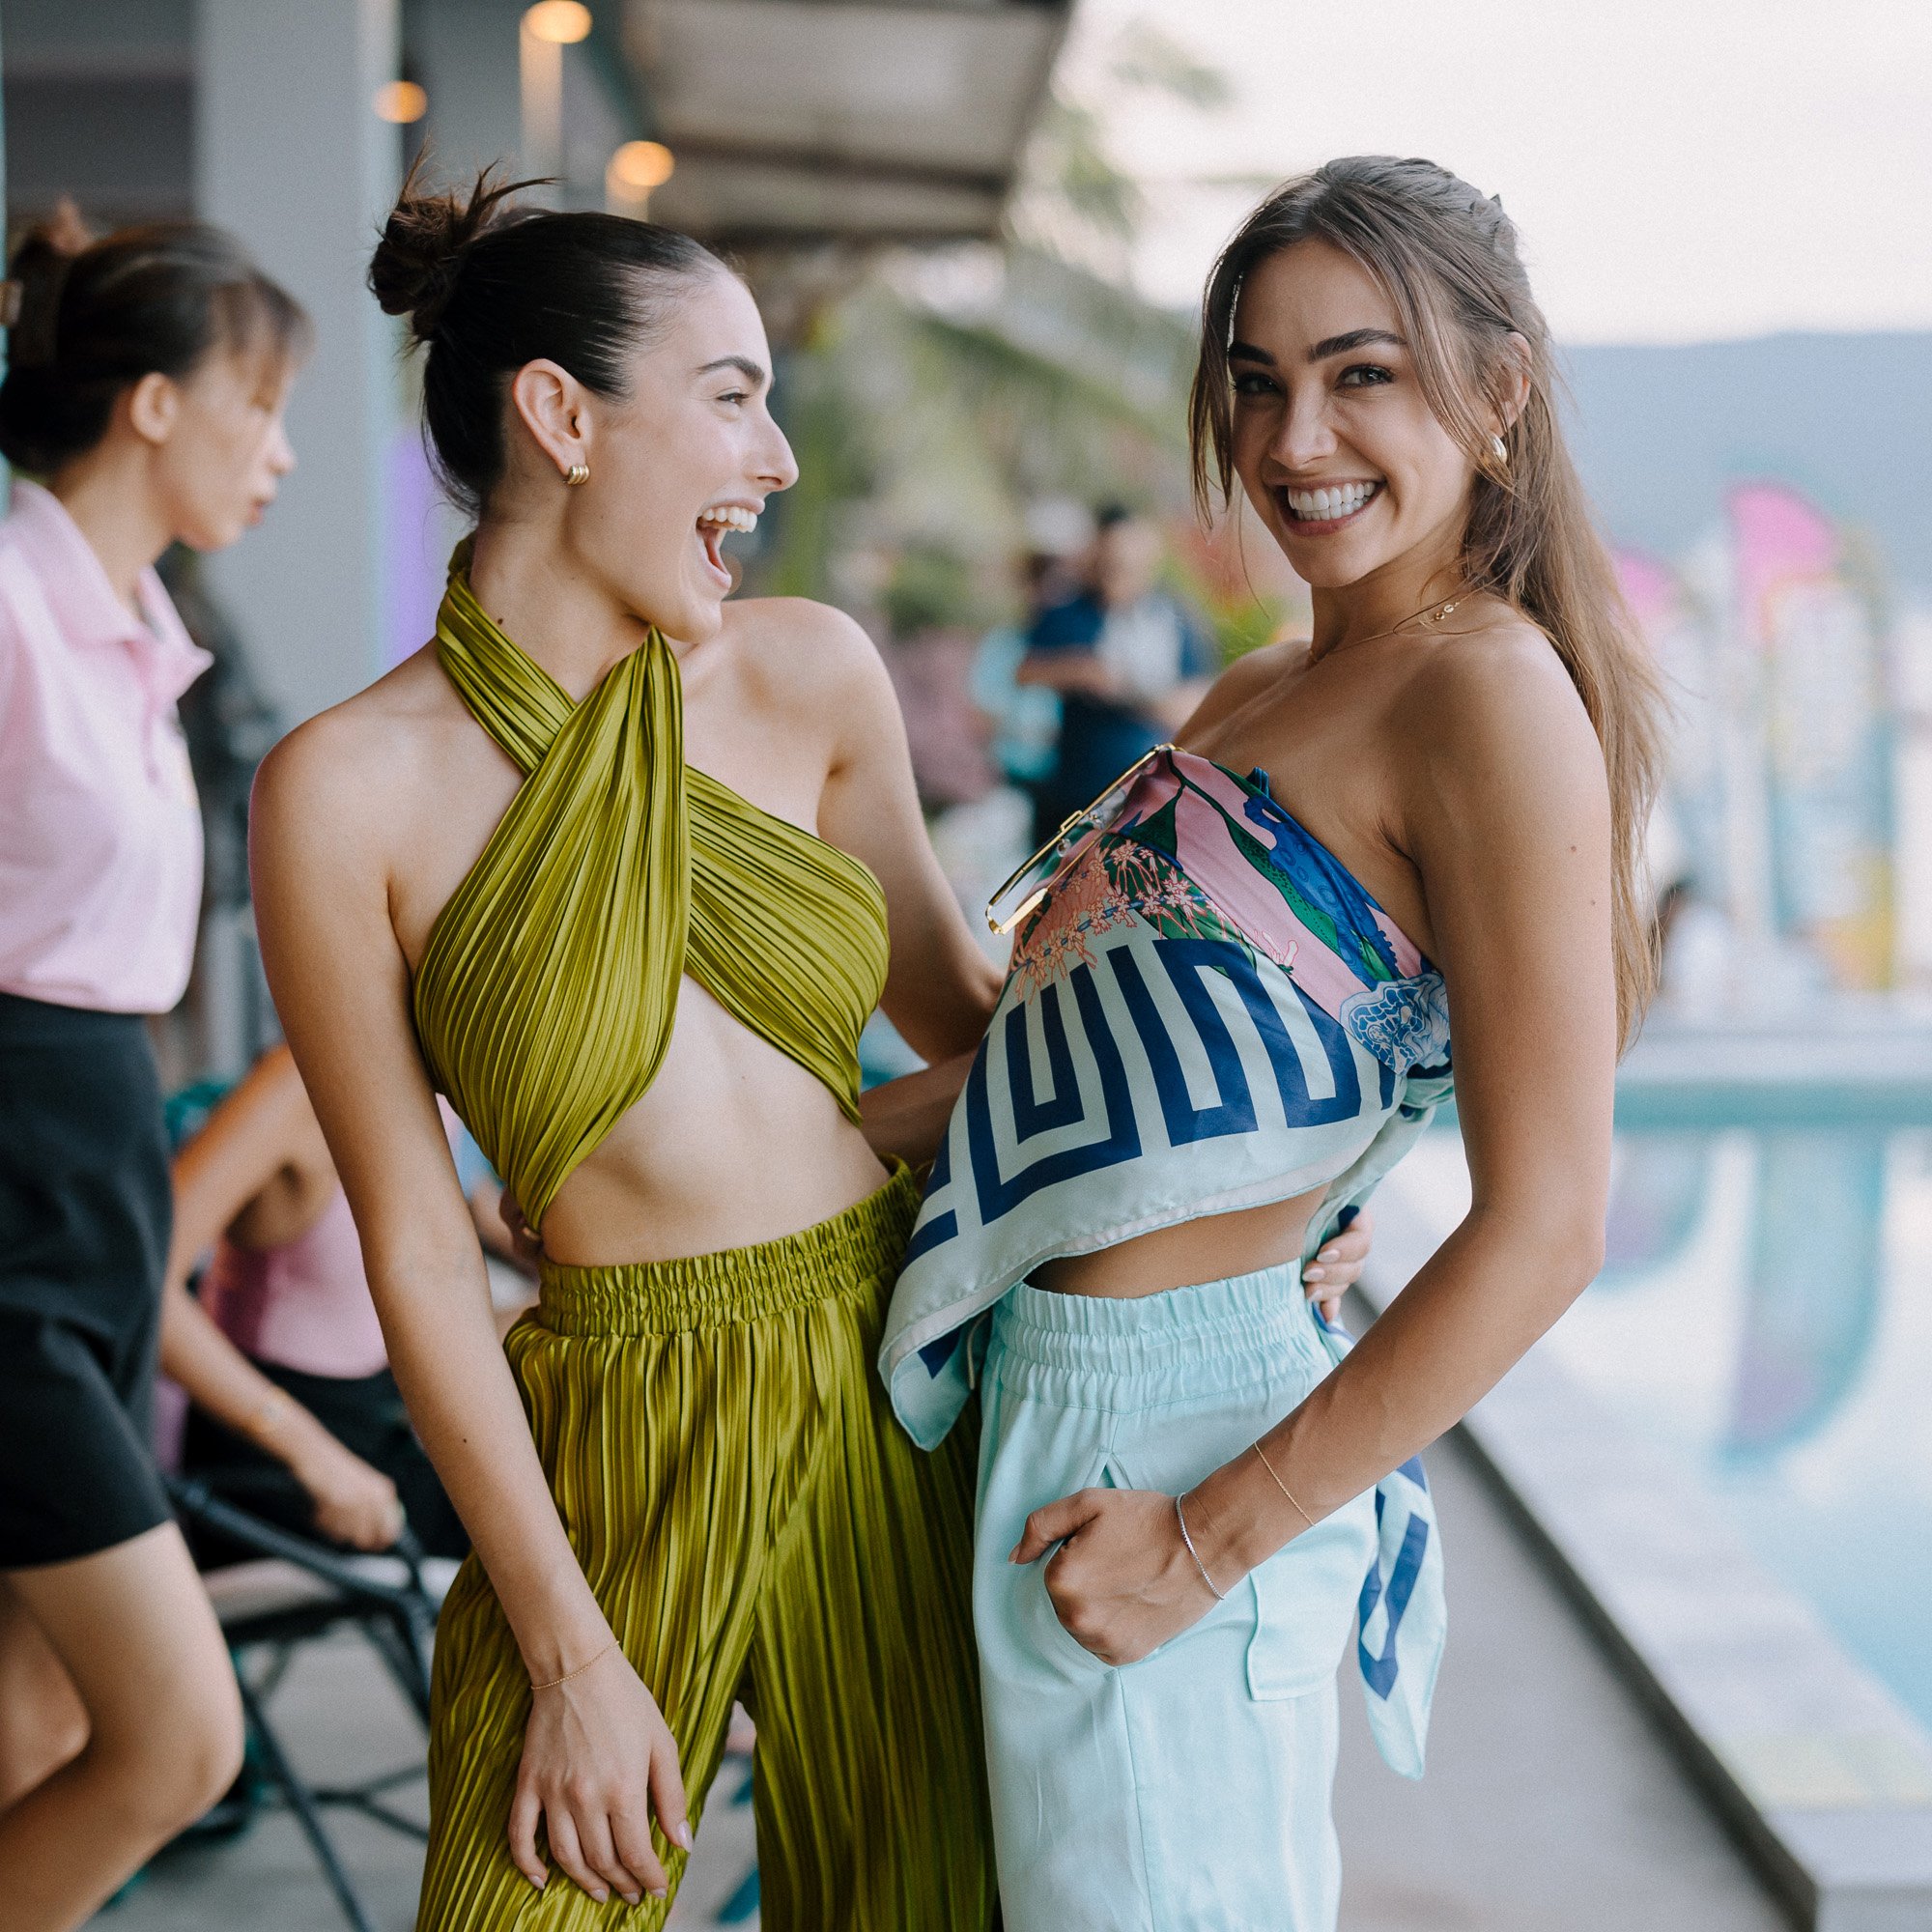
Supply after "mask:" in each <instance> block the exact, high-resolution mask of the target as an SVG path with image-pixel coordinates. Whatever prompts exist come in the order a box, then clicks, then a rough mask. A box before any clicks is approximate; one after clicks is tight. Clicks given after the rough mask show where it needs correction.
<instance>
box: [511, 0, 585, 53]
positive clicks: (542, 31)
mask: <svg viewBox="0 0 1932 1932" xmlns="http://www.w3.org/2000/svg"><path fill="white" fill-rule="evenodd" d="M524 25H525V27H526V29H527V30H528V32H529V35H530V38H531V39H532V40H538V41H549V42H550V43H552V45H554V46H559V47H568V46H574V45H575V44H576V43H578V42H579V41H581V40H582V39H583V38H584V37H585V35H587V34H588V33H589V32H590V9H589V8H588V7H585V6H583V5H582V0H537V4H536V5H535V6H534V7H530V8H526V10H525V13H524Z"/></svg>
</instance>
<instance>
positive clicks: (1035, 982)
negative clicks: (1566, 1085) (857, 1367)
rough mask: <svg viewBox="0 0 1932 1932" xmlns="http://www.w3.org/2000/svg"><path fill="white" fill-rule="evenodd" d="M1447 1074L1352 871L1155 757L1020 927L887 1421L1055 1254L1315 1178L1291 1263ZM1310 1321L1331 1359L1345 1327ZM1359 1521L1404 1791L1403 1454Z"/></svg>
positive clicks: (949, 1140) (1275, 812)
mask: <svg viewBox="0 0 1932 1932" xmlns="http://www.w3.org/2000/svg"><path fill="white" fill-rule="evenodd" d="M1450 1082H1451V1073H1450V1064H1449V1013H1448V1002H1447V999H1446V997H1445V994H1444V990H1443V984H1442V976H1441V975H1440V974H1439V973H1437V972H1436V971H1435V968H1434V967H1433V966H1431V965H1430V963H1429V961H1428V960H1427V959H1425V958H1424V957H1423V955H1422V953H1421V952H1420V951H1419V950H1418V949H1417V947H1416V946H1415V945H1414V944H1413V942H1411V941H1410V940H1409V939H1408V938H1407V937H1406V935H1405V934H1404V933H1403V932H1402V931H1401V930H1400V929H1399V928H1398V927H1397V926H1396V924H1395V923H1394V921H1392V920H1391V919H1390V918H1389V916H1388V915H1387V914H1386V913H1385V912H1384V911H1383V910H1382V909H1381V907H1380V906H1378V904H1377V903H1376V902H1375V900H1374V899H1373V898H1371V897H1370V896H1369V895H1368V893H1367V892H1365V891H1364V890H1363V888H1362V886H1361V884H1360V882H1359V881H1358V880H1357V879H1356V878H1355V876H1354V875H1353V874H1352V873H1351V872H1350V870H1349V869H1348V868H1347V867H1345V866H1343V865H1342V864H1341V862H1340V861H1339V860H1338V859H1336V857H1335V856H1334V854H1333V853H1331V852H1330V851H1328V850H1327V848H1326V847H1325V846H1323V845H1321V843H1320V842H1319V841H1318V840H1316V839H1315V838H1312V837H1311V836H1310V835H1309V834H1308V833H1307V832H1306V831H1305V830H1303V828H1302V827H1301V826H1300V825H1299V824H1298V823H1297V822H1296V821H1295V820H1294V819H1293V817H1292V816H1291V815H1290V814H1289V813H1288V812H1287V811H1286V810H1283V809H1282V807H1281V806H1279V805H1277V804H1276V803H1275V801H1274V800H1273V799H1272V798H1271V797H1269V795H1268V790H1267V781H1266V779H1265V777H1264V775H1263V774H1262V773H1259V772H1257V773H1255V774H1254V775H1253V776H1252V777H1251V778H1250V779H1249V780H1248V781H1241V780H1239V779H1237V778H1236V776H1235V775H1234V774H1233V773H1231V772H1229V771H1226V770H1224V769H1223V768H1222V767H1221V766H1219V765H1216V764H1214V763H1212V762H1211V761H1210V760H1208V759H1207V758H1203V757H1198V756H1196V755H1195V754H1194V753H1189V752H1183V751H1179V750H1176V749H1173V748H1168V749H1165V750H1163V751H1161V752H1159V753H1155V754H1154V755H1153V757H1152V759H1151V762H1150V763H1149V765H1148V767H1147V769H1146V770H1145V771H1144V772H1142V773H1141V774H1140V776H1139V777H1138V778H1137V779H1136V780H1135V781H1133V783H1132V784H1131V786H1130V788H1129V789H1128V791H1127V792H1126V795H1125V797H1124V799H1123V800H1122V802H1121V804H1120V806H1119V807H1118V809H1117V810H1115V811H1114V813H1113V815H1112V816H1111V817H1110V818H1108V819H1107V820H1106V821H1105V822H1104V823H1103V824H1102V826H1101V827H1100V829H1099V831H1098V833H1097V834H1096V835H1095V836H1094V837H1093V838H1091V839H1090V840H1089V842H1088V844H1087V846H1086V849H1085V850H1084V851H1079V852H1078V855H1077V857H1076V858H1075V860H1074V862H1073V864H1072V865H1071V866H1070V867H1066V868H1065V870H1064V871H1063V872H1062V873H1061V874H1060V875H1059V876H1058V877H1057V878H1056V879H1055V881H1054V882H1053V886H1052V889H1051V891H1050V892H1049V893H1048V895H1047V896H1046V898H1045V900H1044V901H1043V902H1042V904H1041V905H1040V906H1039V908H1038V910H1037V911H1036V912H1035V913H1034V914H1033V915H1032V917H1031V918H1030V919H1029V920H1028V921H1027V922H1026V923H1024V924H1023V925H1022V926H1021V927H1020V929H1019V932H1018V936H1017V939H1016V943H1015V945H1014V949H1013V956H1012V964H1011V968H1010V970H1009V976H1008V980H1007V984H1006V990H1005V992H1004V993H1003V994H1002V996H1001V999H1000V1003H999V1006H998V1007H997V1009H995V1011H994V1014H993V1019H992V1024H991V1026H990V1028H989V1029H988V1031H987V1035H986V1037H985V1039H984V1040H983V1041H982V1042H981V1044H980V1051H979V1054H978V1056H977V1057H976V1058H975V1060H974V1063H973V1067H972V1071H971V1072H970V1073H969V1074H968V1076H967V1079H966V1084H965V1087H964V1090H963V1091H962V1092H961V1094H960V1096H959V1100H958V1103H957V1105H956V1106H955V1107H954V1109H953V1113H952V1121H951V1122H950V1124H949V1125H948V1128H947V1132H946V1138H945V1140H944V1142H943V1143H942V1144H941V1147H940V1150H939V1153H938V1156H937V1158H936V1159H935V1161H934V1163H933V1167H932V1173H931V1176H930V1178H929V1179H928V1181H927V1183H926V1191H925V1200H924V1204H923V1207H922V1208H921V1210H920V1216H919V1221H918V1225H917V1226H916V1227H915V1229H914V1231H913V1236H912V1241H911V1244H910V1246H909V1247H908V1249H907V1253H906V1261H905V1267H904V1271H903V1272H902V1273H901V1275H900V1277H899V1281H898V1286H897V1288H896V1289H895V1292H894V1295H893V1302H892V1307H891V1310H890V1312H889V1315H888V1317H887V1323H886V1339H885V1344H884V1347H883V1350H882V1351H881V1356H880V1367H881V1369H882V1371H883V1373H884V1375H885V1377H886V1380H887V1384H888V1386H889V1387H890V1389H891V1391H892V1400H893V1406H894V1407H895V1410H896V1411H897V1413H898V1416H899V1419H900V1421H901V1422H903V1423H904V1425H905V1427H906V1429H907V1430H908V1431H909V1432H910V1434H911V1435H912V1436H913V1437H914V1439H915V1440H916V1441H918V1442H920V1443H921V1444H923V1446H925V1447H928V1448H929V1447H931V1446H932V1445H933V1444H935V1443H937V1442H938V1441H939V1440H940V1439H941V1438H942V1437H943V1436H944V1435H946V1433H947V1431H948V1430H949V1429H950V1428H951V1427H952V1423H953V1421H954V1419H955V1418H956V1417H957V1416H958V1414H959V1411H960V1409H961V1408H962V1407H963V1406H964V1405H965V1403H966V1400H967V1396H968V1393H969V1390H970V1389H971V1387H972V1384H973V1382H974V1380H975V1379H976V1378H977V1376H978V1371H979V1366H980V1361H981V1360H982V1359H983V1356H984V1352H985V1343H986V1328H987V1321H988V1318H989V1316H990V1313H991V1310H992V1308H993V1307H994V1305H995V1304H996V1303H997V1302H998V1301H999V1300H1000V1299H1001V1297H1002V1296H1004V1295H1005V1294H1006V1293H1008V1291H1009V1290H1010V1289H1011V1288H1013V1287H1014V1286H1015V1285H1016V1284H1017V1283H1019V1282H1022V1281H1024V1280H1026V1278H1027V1277H1028V1276H1029V1275H1030V1274H1031V1273H1032V1272H1033V1270H1034V1269H1035V1268H1036V1267H1037V1266H1038V1265H1039V1264H1041V1263H1042V1262H1045V1261H1047V1260H1049V1259H1051V1258H1052V1257H1054V1256H1058V1255H1069V1254H1087V1253H1092V1252H1094V1251H1095V1250H1098V1249H1102V1248H1107V1247H1112V1246H1113V1245H1115V1244H1116V1243H1117V1242H1120V1241H1123V1240H1126V1239H1128V1238H1130V1237H1131V1236H1136V1235H1144V1234H1147V1233H1149V1232H1150V1231H1151V1230H1153V1229H1156V1228H1166V1227H1172V1226H1175V1225H1176V1224H1178V1223H1179V1222H1183V1221H1188V1220H1193V1219H1195V1218H1197V1217H1199V1216H1203V1215H1208V1214H1222V1213H1227V1212H1230V1211H1232V1210H1234V1209H1236V1208H1253V1207H1257V1206H1259V1205H1261V1204H1263V1203H1264V1202H1273V1201H1285V1200H1288V1199H1291V1198H1292V1197H1293V1196H1295V1195H1299V1194H1306V1193H1309V1192H1311V1191H1313V1190H1315V1189H1317V1188H1320V1189H1321V1190H1323V1192H1322V1197H1321V1206H1320V1208H1318V1209H1317V1211H1316V1213H1315V1214H1314V1215H1313V1217H1312V1218H1311V1219H1310V1221H1309V1224H1308V1233H1307V1236H1306V1239H1305V1241H1304V1244H1303V1248H1302V1260H1303V1261H1304V1262H1306V1261H1307V1260H1309V1259H1310V1258H1311V1257H1312V1256H1313V1255H1314V1253H1315V1251H1316V1250H1317V1249H1318V1248H1319V1247H1321V1244H1322V1243H1323V1242H1324V1241H1326V1240H1328V1239H1329V1238H1330V1237H1331V1236H1333V1235H1334V1234H1335V1233H1336V1232H1337V1231H1338V1230H1339V1228H1340V1227H1341V1226H1342V1225H1343V1214H1344V1210H1345V1209H1348V1208H1354V1207H1358V1206H1359V1205H1360V1204H1361V1203H1362V1202H1364V1201H1365V1200H1367V1198H1368V1196H1369V1194H1370V1193H1371V1192H1372V1191H1373V1189H1374V1187H1375V1185H1376V1183H1377V1181H1378V1180H1379V1179H1381V1177H1382V1176H1383V1175H1384V1174H1386V1173H1387V1172H1388V1171H1389V1169H1390V1168H1392V1167H1393V1166H1394V1165H1395V1163H1396V1162H1397V1161H1398V1160H1399V1159H1400V1158H1401V1157H1402V1155H1403V1154H1404V1153H1405V1152H1406V1151H1407V1150H1408V1148H1409V1146H1410V1145H1411V1144H1412V1143H1413V1141H1414V1140H1415V1138H1416V1137H1417V1135H1418V1134H1420V1133H1421V1131H1422V1129H1423V1127H1424V1126H1425V1125H1426V1124H1427V1123H1428V1121H1429V1117H1430V1115H1431V1113H1432V1112H1433V1111H1434V1109H1435V1105H1436V1103H1437V1102H1438V1101H1440V1100H1441V1099H1442V1098H1444V1097H1445V1096H1446V1094H1448V1092H1449V1089H1450ZM1319 1325H1321V1327H1322V1332H1323V1340H1324V1342H1325V1343H1326V1345H1327V1347H1328V1349H1329V1351H1330V1353H1331V1355H1333V1357H1334V1358H1335V1359H1337V1360H1339V1359H1340V1358H1341V1356H1342V1355H1343V1353H1345V1352H1346V1350H1347V1348H1348V1346H1349V1338H1348V1336H1347V1334H1346V1332H1345V1331H1343V1330H1342V1329H1341V1328H1339V1327H1330V1326H1328V1325H1326V1324H1319ZM1376 1508H1377V1516H1378V1522H1379V1525H1380V1546H1381V1547H1380V1554H1379V1557H1378V1563H1377V1565H1376V1567H1375V1569H1374V1570H1372V1571H1371V1573H1370V1576H1369V1577H1368V1580H1367V1581H1366V1582H1365V1584H1364V1585H1363V1590H1362V1597H1361V1605H1360V1611H1361V1635H1360V1640H1359V1643H1358V1647H1357V1649H1358V1659H1359V1662H1360V1664H1361V1668H1362V1673H1363V1677H1364V1680H1365V1683H1366V1686H1367V1689H1368V1691H1369V1700H1368V1701H1369V1712H1370V1718H1371V1721H1372V1723H1373V1725H1374V1727H1375V1730H1376V1734H1377V1741H1378V1745H1379V1746H1380V1747H1381V1751H1382V1755H1383V1756H1384V1757H1385V1758H1386V1759H1387V1760H1388V1762H1389V1763H1390V1764H1391V1765H1392V1766H1394V1767H1395V1769H1397V1770H1398V1771H1402V1772H1405V1773H1406V1774H1407V1775H1408V1776H1417V1775H1419V1774H1420V1771H1421V1768H1422V1741H1423V1733H1424V1730H1425V1728H1426V1725H1427V1716H1428V1705H1429V1697H1430V1693H1431V1690H1432V1689H1433V1687H1434V1682H1435V1666H1436V1663H1437V1662H1438V1661H1439V1659H1440V1655H1441V1648H1442V1639H1443V1634H1444V1630H1445V1616H1444V1610H1443V1601H1442V1559H1441V1547H1440V1539H1439V1537H1438V1536H1437V1534H1436V1530H1435V1520H1434V1511H1433V1509H1432V1507H1431V1504H1430V1500H1429V1492H1428V1488H1427V1485H1426V1483H1425V1481H1424V1479H1423V1473H1422V1465H1421V1463H1420V1462H1416V1461H1412V1462H1410V1463H1406V1464H1405V1465H1404V1466H1403V1467H1402V1468H1401V1469H1399V1470H1397V1471H1395V1472H1394V1473H1393V1474H1392V1475H1390V1476H1389V1477H1388V1478H1387V1479H1386V1480H1385V1481H1384V1482H1383V1483H1381V1484H1379V1485H1378V1489H1377V1494H1376Z"/></svg>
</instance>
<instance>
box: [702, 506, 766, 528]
mask: <svg viewBox="0 0 1932 1932" xmlns="http://www.w3.org/2000/svg"><path fill="white" fill-rule="evenodd" d="M697 521H698V522H699V523H700V524H715V525H717V526H719V527H720V528H722V529H727V530H754V529H756V528H757V527H758V513H757V512H756V511H755V510H748V509H746V508H745V507H744V506H743V505H742V504H740V503H717V504H714V505H713V506H712V507H711V508H710V509H708V510H703V511H700V512H699V514H698V518H697Z"/></svg>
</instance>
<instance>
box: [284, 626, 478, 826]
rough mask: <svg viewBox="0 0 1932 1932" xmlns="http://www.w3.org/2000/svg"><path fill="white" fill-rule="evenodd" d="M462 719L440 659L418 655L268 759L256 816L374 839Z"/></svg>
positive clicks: (323, 714) (394, 819)
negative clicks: (440, 739) (437, 743)
mask: <svg viewBox="0 0 1932 1932" xmlns="http://www.w3.org/2000/svg"><path fill="white" fill-rule="evenodd" d="M461 717H462V707H461V700H460V699H458V698H457V697H456V696H455V693H454V692H453V691H452V690H451V689H450V687H449V683H448V680H447V679H446V678H444V677H443V676H442V674H441V672H440V670H439V669H438V668H437V666H436V662H435V657H434V654H433V653H432V652H430V651H429V650H428V649H427V648H426V649H424V650H422V651H418V652H417V653H415V655H414V656H412V657H410V658H406V659H405V660H404V661H403V663H401V664H400V665H398V666H397V667H396V668H395V669H393V670H391V671H389V672H388V673H386V674H385V675H384V676H383V677H380V678H378V679H377V680H376V681H375V683H373V684H371V685H370V686H368V687H367V689H365V690H363V691H359V692H357V693H356V694H355V696H353V697H349V698H345V699H344V700H343V701H342V702H341V703H340V704H334V705H331V706H330V707H329V708H328V709H327V711H320V712H318V713H317V714H316V715H315V716H314V717H313V718H310V719H307V720H306V721H304V722H303V723H302V724H300V725H297V726H296V727H295V729H294V730H292V731H290V732H288V733H287V734H286V735H285V736H284V737H283V738H282V739H281V740H280V741H279V742H278V743H277V744H276V745H275V747H274V748H273V750H271V751H270V753H269V754H268V756H267V757H266V758H264V759H263V760H262V766H261V770H260V771H259V772H258V773H257V774H256V778H255V796H254V810H255V812H256V813H257V814H258V815H260V816H261V817H262V818H263V819H264V820H265V821H266V822H268V823H269V824H270V825H276V826H292V825H300V824H304V823H305V824H308V825H310V826H312V827H314V828H315V829H316V830H317V831H318V832H321V831H323V829H324V828H327V829H328V831H329V834H330V835H331V836H334V837H340V836H341V835H342V834H343V833H349V834H350V835H351V836H352V837H354V836H357V835H370V836H373V835H374V834H375V833H376V832H377V831H378V830H379V829H380V828H383V827H384V826H394V825H396V824H397V823H398V822H399V820H400V818H401V817H402V816H405V815H406V814H407V811H408V809H409V808H410V807H411V806H412V804H413V803H414V802H415V794H416V793H417V792H419V791H420V790H421V789H422V787H423V785H424V783H425V781H426V776H427V774H428V772H429V771H430V770H432V769H433V768H434V764H435V759H434V756H433V752H434V744H435V740H436V739H437V738H438V737H439V736H440V735H443V734H445V733H450V732H453V731H455V730H457V729H460V725H461Z"/></svg>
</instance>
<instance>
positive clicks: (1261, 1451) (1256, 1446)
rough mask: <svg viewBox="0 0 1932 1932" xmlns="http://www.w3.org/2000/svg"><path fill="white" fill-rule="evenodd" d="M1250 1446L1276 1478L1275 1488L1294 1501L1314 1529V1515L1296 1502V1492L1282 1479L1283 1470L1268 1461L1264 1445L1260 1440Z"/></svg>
mask: <svg viewBox="0 0 1932 1932" xmlns="http://www.w3.org/2000/svg"><path fill="white" fill-rule="evenodd" d="M1249 1446H1250V1447H1251V1448H1252V1449H1253V1450H1254V1452H1255V1454H1256V1455H1257V1456H1259V1457H1260V1458H1261V1459H1262V1467H1263V1468H1264V1469H1265V1470H1266V1471H1267V1472H1268V1474H1269V1475H1270V1476H1272V1477H1273V1478H1274V1486H1275V1488H1276V1489H1278V1490H1279V1491H1280V1492H1282V1494H1283V1495H1285V1496H1286V1497H1287V1498H1288V1499H1289V1501H1290V1502H1292V1503H1294V1507H1295V1510H1296V1511H1297V1512H1298V1514H1299V1515H1300V1517H1301V1520H1302V1521H1303V1522H1305V1523H1306V1524H1307V1525H1308V1526H1309V1528H1310V1529H1313V1528H1314V1527H1315V1519H1314V1518H1313V1517H1312V1516H1310V1515H1309V1514H1308V1512H1307V1511H1306V1510H1305V1509H1303V1508H1302V1507H1301V1505H1300V1504H1299V1503H1297V1502H1294V1492H1293V1490H1291V1489H1290V1488H1289V1487H1288V1485H1287V1484H1286V1483H1284V1482H1283V1481H1282V1479H1281V1471H1280V1470H1279V1469H1277V1468H1276V1467H1275V1465H1274V1464H1273V1463H1270V1462H1269V1461H1268V1459H1267V1453H1266V1451H1265V1450H1264V1449H1263V1447H1262V1445H1261V1444H1260V1443H1259V1442H1255V1443H1251V1444H1250V1445H1249Z"/></svg>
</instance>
